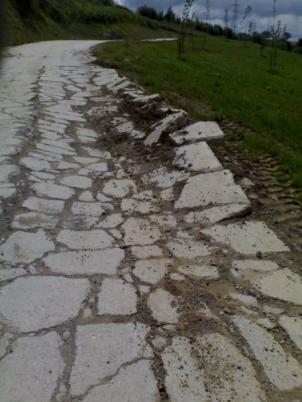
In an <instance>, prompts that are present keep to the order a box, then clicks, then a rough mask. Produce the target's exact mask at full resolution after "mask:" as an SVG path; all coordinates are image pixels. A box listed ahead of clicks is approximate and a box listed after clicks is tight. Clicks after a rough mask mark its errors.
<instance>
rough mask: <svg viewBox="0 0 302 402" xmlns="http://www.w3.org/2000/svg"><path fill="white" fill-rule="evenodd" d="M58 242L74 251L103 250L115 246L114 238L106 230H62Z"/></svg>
mask: <svg viewBox="0 0 302 402" xmlns="http://www.w3.org/2000/svg"><path fill="white" fill-rule="evenodd" d="M57 241H58V242H60V243H63V244H65V245H66V246H67V247H69V248H71V249H73V250H83V249H103V248H108V247H112V244H113V238H112V237H111V236H110V235H109V234H108V233H106V232H105V231H104V230H89V231H85V230H81V231H75V230H62V231H61V232H60V233H59V234H58V237H57Z"/></svg>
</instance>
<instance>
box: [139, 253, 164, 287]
mask: <svg viewBox="0 0 302 402" xmlns="http://www.w3.org/2000/svg"><path fill="white" fill-rule="evenodd" d="M170 263H171V260H169V259H167V258H159V259H155V258H153V259H150V260H141V261H137V262H136V263H135V268H134V270H133V274H134V275H135V276H136V277H137V278H138V279H139V280H140V281H142V282H147V283H152V284H155V283H157V282H159V281H160V280H161V279H162V278H163V277H164V276H165V274H166V272H167V270H168V265H169V264H170Z"/></svg>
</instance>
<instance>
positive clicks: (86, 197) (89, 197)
mask: <svg viewBox="0 0 302 402" xmlns="http://www.w3.org/2000/svg"><path fill="white" fill-rule="evenodd" d="M79 201H85V202H93V201H95V199H94V198H93V194H92V192H91V191H89V190H86V191H84V192H83V193H82V194H81V195H80V196H79Z"/></svg>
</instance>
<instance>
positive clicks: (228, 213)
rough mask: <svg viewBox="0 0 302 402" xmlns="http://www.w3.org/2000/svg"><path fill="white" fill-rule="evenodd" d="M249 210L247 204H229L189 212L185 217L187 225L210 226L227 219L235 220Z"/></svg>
mask: <svg viewBox="0 0 302 402" xmlns="http://www.w3.org/2000/svg"><path fill="white" fill-rule="evenodd" d="M249 209H250V205H249V204H229V205H223V206H220V207H213V208H208V209H205V210H204V211H194V212H189V213H188V214H187V215H186V216H185V222H187V223H201V224H204V225H210V224H214V223H218V222H221V221H224V220H227V219H231V218H236V217H239V216H241V215H242V214H244V213H246V212H247V211H248V210H249Z"/></svg>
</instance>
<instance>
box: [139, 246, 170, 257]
mask: <svg viewBox="0 0 302 402" xmlns="http://www.w3.org/2000/svg"><path fill="white" fill-rule="evenodd" d="M131 252H132V254H133V255H134V256H135V257H136V258H139V259H146V258H152V257H161V256H162V255H163V252H162V250H161V249H160V248H159V247H158V246H133V247H131Z"/></svg>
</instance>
